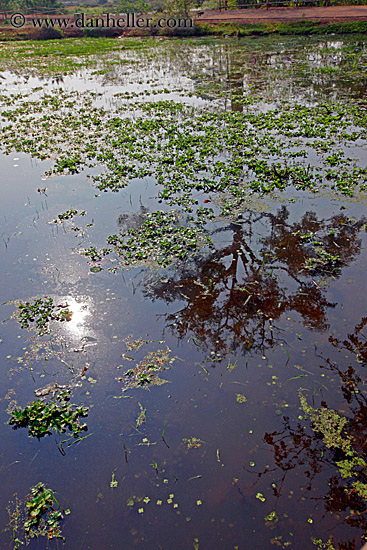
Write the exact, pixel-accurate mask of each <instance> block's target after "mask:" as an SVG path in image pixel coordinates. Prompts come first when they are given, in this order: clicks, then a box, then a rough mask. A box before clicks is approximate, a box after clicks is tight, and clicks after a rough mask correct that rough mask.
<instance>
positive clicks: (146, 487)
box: [0, 37, 367, 550]
mask: <svg viewBox="0 0 367 550" xmlns="http://www.w3.org/2000/svg"><path fill="white" fill-rule="evenodd" d="M365 48H366V46H365V43H364V42H363V38H360V37H357V38H353V39H350V38H348V39H346V38H343V37H330V38H328V39H327V40H325V39H323V40H321V39H318V40H316V39H313V40H309V39H282V40H277V41H275V40H268V39H264V38H260V39H254V40H248V41H245V42H238V41H235V40H233V41H232V40H227V41H215V40H197V41H189V42H187V41H185V42H174V43H164V44H163V43H162V44H159V47H158V49H155V50H154V51H153V52H152V53H151V54H147V53H145V54H144V55H143V54H141V53H138V52H137V53H135V52H130V53H129V54H126V53H121V58H122V60H125V61H126V58H127V57H129V56H130V57H129V60H130V65H127V64H126V63H123V64H121V66H120V65H116V66H114V67H113V69H111V72H110V73H106V72H105V73H104V74H99V75H98V74H97V75H94V76H93V75H92V74H91V71H89V70H88V68H86V69H85V71H84V72H83V71H79V72H78V73H77V74H75V75H69V76H65V77H64V78H63V79H61V80H60V81H56V82H55V81H52V79H51V78H49V79H48V78H44V79H42V80H41V79H40V78H39V77H37V75H33V76H31V78H30V79H29V78H28V79H27V78H24V76H27V73H26V72H25V73H24V72H23V73H22V74H21V75H18V76H16V75H14V73H12V72H10V71H9V72H5V73H4V75H5V80H3V81H2V84H1V86H2V92H3V93H5V94H7V93H28V92H29V91H30V90H31V89H34V88H35V87H37V86H42V87H43V88H44V89H47V90H52V89H53V90H62V91H65V90H66V91H72V90H79V91H83V90H89V91H90V90H91V91H95V92H97V93H101V94H102V95H101V96H100V97H99V98H97V99H96V103H97V104H98V105H103V106H105V107H106V106H108V108H109V109H112V110H114V109H116V112H117V110H118V109H119V105H120V103H119V101H120V100H119V99H116V95H115V94H116V93H120V92H125V91H128V92H130V93H131V92H134V91H139V92H141V91H144V90H150V91H151V90H152V89H154V86H156V87H157V88H159V89H162V88H164V87H165V86H169V87H170V90H172V91H169V93H168V96H167V97H168V99H171V100H176V101H186V102H187V103H188V104H191V105H194V106H200V107H204V108H207V109H208V111H210V110H216V109H224V110H241V109H242V108H243V107H242V103H238V101H236V98H238V97H239V96H240V97H241V96H244V97H246V95H251V94H256V95H259V94H263V95H264V97H265V96H266V98H267V99H269V98H270V99H271V98H273V97H274V98H276V97H278V96H282V97H285V98H286V99H288V100H289V101H296V100H297V101H303V102H305V103H307V104H314V103H317V102H318V101H320V100H322V99H325V98H327V99H331V100H333V101H350V102H352V103H353V102H357V101H360V100H363V98H364V99H365V98H366V82H365V73H364V72H363V70H362V69H363V64H365V62H366V53H365V52H366V49H365ZM101 63H102V65H103V59H101ZM106 65H107V61H106ZM126 67H128V68H126ZM24 71H25V69H24ZM335 75H336V76H335ZM152 82H154V86H153V88H152ZM175 89H180V90H181V91H180V92H177V91H175ZM182 90H183V94H182ZM228 91H230V92H233V91H234V92H236V94H237V95H234V96H233V95H228V93H227V92H228ZM37 93H38V94H40V96H41V95H42V91H41V92H35V94H37ZM161 97H163V96H161V95H158V99H160V98H161ZM164 98H166V96H164ZM261 108H263V109H264V110H266V109H267V108H268V107H267V106H266V105H264V106H262V107H261ZM365 153H366V143H365V142H362V143H360V144H358V155H359V158H360V163H361V165H362V166H364V165H365ZM52 165H53V160H52V159H49V160H36V159H34V158H33V159H32V157H31V155H29V154H25V153H22V152H14V151H11V152H9V154H8V155H5V154H2V155H1V157H0V166H1V174H2V176H1V193H2V198H1V204H0V235H1V241H2V242H0V246H1V247H2V252H1V264H2V265H1V273H2V274H1V279H0V294H1V296H0V302H1V303H2V304H3V305H2V307H1V318H2V320H4V322H3V323H2V325H1V342H0V353H1V371H0V376H1V388H2V392H1V396H0V405H1V406H0V412H1V424H0V426H1V428H0V429H1V442H2V445H1V449H2V450H1V455H0V460H1V461H0V475H1V487H2V490H1V496H0V517H1V525H2V526H3V528H4V529H5V526H6V525H7V524H8V522H9V518H8V513H7V510H6V508H7V506H8V505H9V502H10V501H14V498H15V497H14V494H15V493H16V494H17V495H18V497H19V498H24V497H25V495H26V494H27V493H28V491H29V489H30V487H32V486H34V485H35V484H36V483H38V482H39V481H43V482H44V483H46V484H47V486H49V487H51V488H52V489H53V490H54V491H55V492H56V496H57V499H58V501H59V502H60V503H61V505H62V507H64V508H70V510H71V514H70V515H68V516H67V517H66V519H65V521H64V522H63V534H64V536H65V538H66V543H65V546H64V547H65V548H67V549H70V550H76V549H78V550H79V549H80V550H83V549H93V550H100V549H102V548H103V549H113V550H120V549H121V550H122V549H123V550H125V549H130V548H141V549H165V550H171V549H172V548H176V549H177V550H187V549H189V548H200V549H202V550H206V549H214V548H218V549H219V548H220V549H221V550H230V549H236V548H238V549H246V550H248V549H253V548H257V549H260V550H267V549H269V548H272V547H274V548H295V549H300V548H302V549H303V548H304V549H308V548H310V549H311V548H316V546H315V545H314V544H313V542H312V539H313V538H315V539H322V541H324V542H325V543H326V541H327V540H328V539H329V537H330V536H332V537H333V541H334V542H333V544H334V546H335V548H339V549H352V548H359V547H360V546H361V541H362V539H361V536H362V534H363V532H364V528H365V520H366V517H365V514H364V508H363V502H362V501H361V500H358V499H357V498H356V499H355V500H353V498H352V497H351V496H350V494H348V495H347V494H346V493H345V492H344V489H343V486H344V485H345V482H344V481H343V479H342V478H341V476H340V474H339V471H338V469H337V466H336V464H335V462H336V461H337V460H338V459H339V460H340V457H338V456H336V455H337V453H336V452H334V451H333V450H332V449H331V450H330V449H327V448H326V446H325V445H324V443H323V441H322V437H321V436H317V435H315V434H314V432H313V431H312V429H311V425H310V422H309V421H308V420H307V419H305V415H304V412H303V410H302V409H301V408H300V400H299V395H298V392H299V390H300V389H302V391H303V393H304V395H306V396H307V399H308V401H309V403H310V404H312V405H313V406H315V407H319V406H320V405H321V404H323V405H324V406H327V407H329V408H331V409H334V410H336V411H337V412H338V413H339V414H340V415H343V416H346V417H347V418H348V420H349V421H350V424H351V432H350V433H351V434H353V437H354V438H356V441H357V443H358V448H359V449H360V452H361V453H362V456H363V452H364V451H365V441H364V440H365V429H366V428H365V426H366V414H367V408H366V397H367V395H366V391H365V385H364V384H365V367H366V361H367V348H366V329H365V325H366V315H365V307H366V300H365V294H366V293H365V273H366V259H367V256H366V240H367V239H366V231H365V228H366V225H365V223H366V219H365V216H366V210H365V206H366V197H365V196H363V195H362V194H357V195H356V196H355V197H353V198H346V197H341V196H339V197H338V196H335V195H332V194H330V193H328V192H326V191H323V192H322V193H317V194H311V193H309V192H307V191H295V190H294V189H292V188H291V189H288V190H287V191H286V192H284V193H283V194H282V193H278V195H274V196H272V197H267V198H262V199H260V198H258V197H256V196H253V197H252V198H251V201H249V202H248V204H247V205H245V206H243V207H242V210H241V211H240V212H236V214H235V215H233V216H232V217H231V216H229V217H228V218H227V219H224V218H223V217H222V218H220V217H219V218H217V219H216V220H214V221H212V222H211V223H210V224H209V225H208V232H209V233H210V235H211V238H212V240H213V246H212V247H211V248H210V250H207V251H205V252H204V251H203V253H202V254H197V255H195V256H194V257H193V258H191V259H190V261H188V262H184V263H181V264H178V265H175V267H174V268H167V269H166V270H161V269H160V270H155V269H150V268H149V267H136V268H130V269H127V268H125V269H118V270H117V272H116V273H112V272H110V271H109V270H108V267H109V266H110V264H109V262H108V260H107V259H106V260H104V261H102V262H100V263H98V264H97V265H96V264H95V262H88V260H87V259H86V258H85V257H83V256H82V255H80V254H79V253H78V250H80V249H81V248H83V247H87V246H88V245H90V244H93V245H95V246H103V245H104V242H105V238H106V236H107V235H112V234H114V233H116V232H117V231H118V229H119V228H120V227H121V226H124V224H126V223H127V224H131V227H136V226H137V225H138V220H139V215H141V214H142V212H144V209H146V210H149V211H153V210H156V209H158V208H159V209H162V208H163V209H165V208H168V206H163V207H162V205H160V204H158V201H157V198H156V197H157V186H156V185H155V182H154V178H145V179H144V180H134V181H132V182H131V183H130V184H129V185H128V186H127V187H125V188H124V189H121V190H120V191H119V192H118V193H111V192H108V193H100V192H98V191H96V188H95V187H93V186H92V184H91V181H90V178H88V177H87V176H88V174H91V171H90V170H89V172H88V171H84V172H83V171H82V172H81V173H79V174H71V175H67V176H60V175H57V176H54V177H52V178H45V176H44V174H45V172H46V171H47V170H48V169H50V167H52ZM94 170H96V171H98V167H97V168H95V169H94ZM201 199H204V196H203V197H201ZM206 200H212V204H213V208H214V210H215V212H216V213H219V205H218V204H217V203H216V201H215V197H214V196H213V195H211V196H210V198H209V199H208V198H207V199H206ZM70 208H74V209H77V210H85V211H87V215H86V218H85V220H84V219H82V220H81V221H80V220H79V218H78V220H77V221H75V225H74V226H72V225H71V224H70V223H69V222H67V221H66V222H65V223H61V224H55V223H50V221H52V220H53V219H55V218H56V217H57V216H58V214H60V213H61V212H65V211H67V210H68V209H70ZM134 216H135V217H134ZM87 223H91V224H93V226H92V225H91V227H90V228H87ZM75 226H78V228H77V229H75V230H74V229H73V230H71V227H75ZM300 233H301V234H302V235H307V234H309V233H314V234H317V236H318V238H319V239H321V242H322V243H323V244H324V245H325V246H326V245H328V246H329V251H332V253H333V254H338V256H339V258H340V261H339V264H338V266H337V268H335V269H334V268H333V269H329V270H327V269H326V270H323V271H322V270H320V269H319V270H318V269H315V270H305V269H303V267H304V263H305V261H307V260H308V259H310V258H311V257H312V254H311V252H310V250H309V249H308V248H307V246H304V244H303V242H301V241H300V239H299V238H298V237H297V235H298V234H300ZM94 267H97V268H98V269H97V270H93V268H94ZM99 268H102V269H101V270H100V269H99ZM46 296H47V297H53V299H54V301H55V303H57V304H62V305H65V304H67V305H68V307H69V309H70V310H71V311H72V312H73V316H72V319H71V320H70V321H67V322H64V323H61V324H60V323H59V324H57V323H56V322H54V323H52V324H51V329H52V332H51V334H49V335H46V336H43V337H38V336H37V335H36V333H35V332H34V331H30V330H25V329H22V328H21V327H20V325H19V324H18V323H17V322H16V320H14V319H11V318H10V317H11V316H12V314H13V313H14V311H15V310H16V309H17V300H18V301H19V300H22V301H25V300H27V299H28V300H29V299H35V298H37V297H46ZM129 338H130V339H129ZM139 338H141V339H142V340H143V345H142V346H141V347H139V345H138V344H137V343H135V345H129V342H130V341H135V340H137V339H139ZM134 347H135V348H136V349H131V348H134ZM157 350H161V352H160V353H163V352H164V353H166V354H168V356H169V358H171V359H174V361H172V362H171V363H169V362H167V363H166V367H167V369H166V370H163V371H162V372H161V373H160V375H159V376H160V378H161V379H163V380H164V382H165V383H162V384H160V385H154V384H151V385H149V384H146V385H142V386H141V387H131V385H130V386H129V385H126V377H125V376H124V373H125V372H126V371H127V370H128V369H129V368H132V366H134V365H136V364H139V363H140V362H141V361H142V360H143V359H144V357H146V356H147V355H148V354H149V353H150V352H156V351H157ZM82 374H83V375H82ZM54 382H57V383H58V384H60V385H62V384H66V385H70V387H71V388H72V402H73V403H84V404H85V405H86V406H88V407H90V411H89V415H88V419H87V422H88V434H90V437H88V438H86V439H85V440H83V441H80V442H79V444H77V445H73V446H71V447H68V448H67V446H66V444H65V454H64V455H63V454H61V453H60V452H59V448H58V444H59V438H58V436H57V435H55V436H53V435H52V436H50V437H45V438H43V439H41V440H40V441H38V440H37V439H36V438H28V437H27V432H26V430H24V429H19V430H16V431H15V430H12V429H11V427H10V426H9V425H7V420H8V419H9V414H8V413H7V410H6V409H7V407H9V405H10V406H11V404H12V403H13V405H14V401H16V403H17V404H18V405H19V406H22V407H24V406H25V405H26V404H27V403H28V402H30V401H33V400H34V399H35V394H34V391H35V390H37V389H38V388H40V387H46V386H47V385H48V384H50V383H51V384H53V383H54ZM141 407H143V408H144V409H146V421H145V423H142V424H141V425H139V426H138V422H137V418H138V417H139V414H140V411H141ZM360 479H362V481H363V477H362V478H360ZM114 480H115V481H117V482H118V483H117V486H114V485H115V484H112V486H111V482H112V481H114ZM0 537H1V548H4V549H5V548H13V547H14V543H13V542H12V537H11V531H9V530H8V531H3V532H2V533H1V535H0ZM30 547H31V548H46V547H47V548H61V547H63V545H62V542H61V541H55V540H53V541H49V542H48V541H46V540H45V539H44V538H43V537H41V538H40V539H38V540H33V541H31V543H30ZM320 548H322V546H320Z"/></svg>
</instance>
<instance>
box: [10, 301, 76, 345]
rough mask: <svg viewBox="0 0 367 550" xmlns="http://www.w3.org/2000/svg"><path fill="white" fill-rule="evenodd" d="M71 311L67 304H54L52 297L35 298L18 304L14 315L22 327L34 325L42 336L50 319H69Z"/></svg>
mask: <svg viewBox="0 0 367 550" xmlns="http://www.w3.org/2000/svg"><path fill="white" fill-rule="evenodd" d="M72 315H73V314H72V312H71V311H70V310H69V309H68V306H67V305H55V303H54V300H53V298H47V297H46V298H45V299H43V298H37V299H36V300H34V302H25V303H22V302H21V303H20V304H19V305H18V311H16V312H15V314H14V317H15V319H17V321H18V322H19V324H20V326H21V327H22V328H27V329H28V328H31V327H33V326H35V330H36V331H37V333H38V334H39V335H40V336H42V335H44V334H49V333H50V332H51V329H50V327H49V323H50V321H61V322H63V321H70V319H71V317H72Z"/></svg>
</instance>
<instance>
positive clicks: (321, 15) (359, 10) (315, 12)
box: [196, 6, 367, 24]
mask: <svg viewBox="0 0 367 550" xmlns="http://www.w3.org/2000/svg"><path fill="white" fill-rule="evenodd" d="M304 20H306V21H319V22H320V23H330V22H333V23H335V22H338V23H341V22H345V21H363V20H367V6H328V7H324V6H317V7H314V8H313V7H306V8H269V9H268V10H267V9H266V8H255V9H251V8H249V9H242V10H226V11H224V10H222V11H219V10H207V11H205V12H204V13H203V14H202V15H200V16H198V17H197V18H196V21H197V22H200V23H211V24H216V23H278V22H284V21H304Z"/></svg>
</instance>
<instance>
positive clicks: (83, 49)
mask: <svg viewBox="0 0 367 550" xmlns="http://www.w3.org/2000/svg"><path fill="white" fill-rule="evenodd" d="M152 44H153V41H152V40H151V39H144V40H137V39H134V38H126V39H124V40H123V41H120V40H116V39H113V38H107V37H103V38H69V39H61V40H45V41H41V40H35V41H33V40H27V41H17V42H6V43H4V42H2V44H1V48H0V69H2V70H4V69H8V70H9V69H10V70H13V71H15V72H16V73H18V74H19V73H21V72H23V71H31V72H32V73H36V74H51V75H54V74H64V75H65V74H70V73H74V72H76V71H78V70H80V69H85V68H86V67H88V68H90V69H92V68H97V67H98V66H99V65H100V61H99V56H101V55H103V54H107V55H108V54H110V55H112V56H113V57H112V58H110V62H117V61H118V60H119V58H118V57H117V54H118V52H123V51H126V50H130V49H132V50H139V49H147V48H149V47H150V46H151V45H152Z"/></svg>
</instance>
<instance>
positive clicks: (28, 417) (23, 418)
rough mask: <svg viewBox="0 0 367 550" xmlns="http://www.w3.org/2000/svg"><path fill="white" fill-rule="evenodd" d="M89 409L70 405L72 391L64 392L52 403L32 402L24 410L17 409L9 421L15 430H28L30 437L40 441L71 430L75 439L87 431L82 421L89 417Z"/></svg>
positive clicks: (12, 412)
mask: <svg viewBox="0 0 367 550" xmlns="http://www.w3.org/2000/svg"><path fill="white" fill-rule="evenodd" d="M88 411H89V409H88V408H87V407H84V406H83V405H74V404H72V403H70V390H63V391H61V392H59V393H58V395H57V396H56V397H55V398H54V399H52V400H50V401H48V402H47V401H42V400H38V401H32V403H30V404H29V405H27V407H25V408H24V409H22V408H20V407H15V408H14V409H13V410H12V411H11V412H10V416H11V418H10V419H9V421H8V424H10V426H13V429H15V430H16V429H18V428H27V429H28V435H29V437H37V438H38V439H40V438H42V437H45V436H46V435H51V433H52V431H55V432H57V433H58V434H60V433H65V432H66V431H67V430H69V431H70V432H71V433H72V435H73V437H75V438H77V437H79V436H80V435H81V434H82V432H84V431H87V429H88V427H87V424H86V423H81V422H80V419H81V418H84V417H86V416H88Z"/></svg>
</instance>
